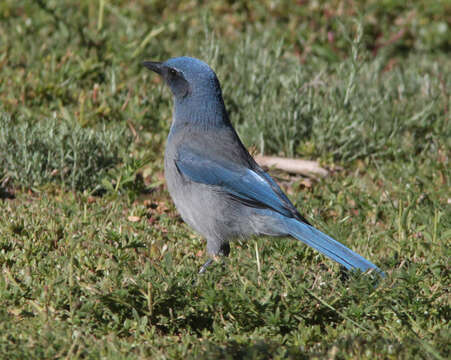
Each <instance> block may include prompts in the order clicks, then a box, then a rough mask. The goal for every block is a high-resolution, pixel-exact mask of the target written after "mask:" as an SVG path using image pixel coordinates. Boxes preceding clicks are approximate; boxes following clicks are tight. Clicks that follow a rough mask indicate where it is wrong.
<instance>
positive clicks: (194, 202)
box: [165, 161, 255, 242]
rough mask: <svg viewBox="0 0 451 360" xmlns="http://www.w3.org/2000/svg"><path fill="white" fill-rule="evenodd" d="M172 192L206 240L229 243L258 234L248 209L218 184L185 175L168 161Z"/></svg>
mask: <svg viewBox="0 0 451 360" xmlns="http://www.w3.org/2000/svg"><path fill="white" fill-rule="evenodd" d="M165 177H166V182H167V185H168V190H169V193H170V195H171V197H172V200H173V201H174V203H175V206H176V207H177V210H178V211H179V213H180V215H181V216H182V218H183V220H184V221H185V222H186V223H187V224H188V225H190V226H191V227H192V228H193V229H194V230H196V231H197V232H198V233H200V234H201V235H203V236H204V237H205V238H207V239H218V240H221V241H223V242H227V241H229V240H231V239H233V238H236V237H238V236H246V235H251V234H253V233H255V231H254V230H253V229H252V228H253V226H252V224H251V221H250V220H251V219H250V217H249V216H246V215H247V214H245V213H247V212H248V211H249V209H248V208H247V207H245V206H242V205H241V204H240V203H237V202H236V201H233V200H231V199H229V198H228V197H227V195H226V194H224V193H223V192H219V191H218V189H215V187H212V186H209V185H205V184H200V183H194V182H192V181H190V180H189V179H186V178H184V177H183V176H182V175H181V174H180V173H179V172H178V170H177V168H176V167H175V165H172V164H169V163H168V162H167V161H165Z"/></svg>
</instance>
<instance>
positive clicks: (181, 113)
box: [142, 56, 228, 125]
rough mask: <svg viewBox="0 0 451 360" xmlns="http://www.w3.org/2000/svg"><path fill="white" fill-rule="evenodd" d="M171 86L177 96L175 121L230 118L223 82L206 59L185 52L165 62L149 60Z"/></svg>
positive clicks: (152, 66) (213, 120)
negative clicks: (193, 56)
mask: <svg viewBox="0 0 451 360" xmlns="http://www.w3.org/2000/svg"><path fill="white" fill-rule="evenodd" d="M142 64H143V65H144V66H145V67H147V68H148V69H150V70H152V71H154V72H156V73H157V74H159V75H160V76H161V77H162V78H163V80H164V81H165V83H166V84H167V85H168V86H169V87H170V89H171V91H172V94H173V95H174V100H175V114H174V121H176V122H177V121H184V122H192V123H199V122H201V123H204V124H205V125H207V124H208V123H210V124H213V123H220V122H223V121H227V122H228V120H227V115H226V112H225V108H224V102H223V100H222V93H221V86H220V84H219V81H218V78H217V77H216V74H215V72H214V71H213V70H212V69H211V68H210V67H209V66H208V65H207V64H206V63H204V62H203V61H201V60H198V59H195V58H191V57H187V56H183V57H177V58H172V59H169V60H167V61H165V62H163V63H162V62H154V61H145V62H143V63H142Z"/></svg>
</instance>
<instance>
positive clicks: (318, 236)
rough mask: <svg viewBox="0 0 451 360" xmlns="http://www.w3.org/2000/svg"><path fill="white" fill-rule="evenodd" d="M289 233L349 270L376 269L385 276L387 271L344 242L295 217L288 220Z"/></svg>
mask: <svg viewBox="0 0 451 360" xmlns="http://www.w3.org/2000/svg"><path fill="white" fill-rule="evenodd" d="M286 223H287V227H288V233H289V234H290V235H291V236H293V237H294V238H296V239H298V240H300V241H302V242H303V243H305V244H307V245H309V246H311V247H312V248H314V249H316V250H318V251H319V252H320V253H322V254H324V255H326V256H327V257H329V258H330V259H332V260H335V261H336V262H338V263H339V264H341V265H343V266H344V267H345V268H347V269H348V270H353V269H360V270H361V271H362V272H365V271H367V270H371V269H374V270H375V271H377V272H378V273H379V275H381V276H383V277H385V273H384V272H383V271H382V270H381V269H379V268H378V267H377V266H376V265H374V264H373V263H372V262H370V261H368V260H366V259H365V258H364V257H362V256H360V255H359V254H357V253H355V252H354V251H352V250H351V249H348V248H347V247H346V246H344V245H343V244H341V243H339V242H338V241H336V240H334V239H332V238H331V237H330V236H328V235H326V234H324V233H322V232H321V231H319V230H318V229H315V228H314V227H312V226H310V225H307V224H305V223H302V222H300V221H298V220H295V219H289V220H287V221H286Z"/></svg>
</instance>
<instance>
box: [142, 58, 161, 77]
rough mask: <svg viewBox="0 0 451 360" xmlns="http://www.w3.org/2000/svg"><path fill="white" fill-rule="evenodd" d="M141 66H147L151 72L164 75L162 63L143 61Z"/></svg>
mask: <svg viewBox="0 0 451 360" xmlns="http://www.w3.org/2000/svg"><path fill="white" fill-rule="evenodd" d="M141 65H143V66H145V67H146V68H148V69H149V70H152V71H155V72H156V73H157V74H159V75H161V73H162V63H161V62H158V61H143V62H142V63H141Z"/></svg>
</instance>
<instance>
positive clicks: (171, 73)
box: [168, 69, 177, 77]
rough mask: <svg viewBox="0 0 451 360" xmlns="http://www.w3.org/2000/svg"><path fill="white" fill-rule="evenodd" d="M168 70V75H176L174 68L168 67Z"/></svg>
mask: <svg viewBox="0 0 451 360" xmlns="http://www.w3.org/2000/svg"><path fill="white" fill-rule="evenodd" d="M168 72H169V75H170V76H172V77H175V76H177V71H175V70H174V69H169V70H168Z"/></svg>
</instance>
